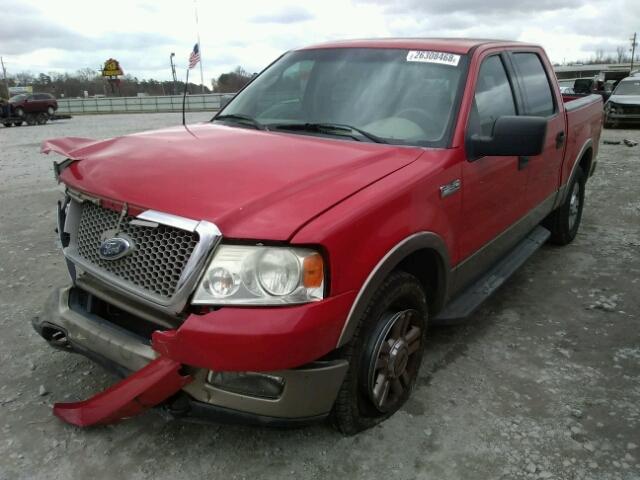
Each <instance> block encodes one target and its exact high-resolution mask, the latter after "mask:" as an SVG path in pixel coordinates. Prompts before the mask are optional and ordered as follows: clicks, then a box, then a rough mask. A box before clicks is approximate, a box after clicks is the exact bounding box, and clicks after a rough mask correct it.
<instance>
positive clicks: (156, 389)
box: [53, 357, 192, 427]
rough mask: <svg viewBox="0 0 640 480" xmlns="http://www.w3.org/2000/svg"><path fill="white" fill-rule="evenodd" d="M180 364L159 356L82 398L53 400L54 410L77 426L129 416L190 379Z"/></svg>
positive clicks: (111, 421)
mask: <svg viewBox="0 0 640 480" xmlns="http://www.w3.org/2000/svg"><path fill="white" fill-rule="evenodd" d="M181 367H182V365H181V364H180V363H178V362H176V361H174V360H171V359H169V358H166V357H159V358H157V359H155V360H153V361H152V362H151V363H149V364H148V365H146V366H145V367H143V368H141V369H140V370H138V371H136V372H134V373H132V374H131V375H130V376H128V377H127V378H125V379H123V380H121V381H120V382H118V383H116V384H115V385H112V386H111V387H109V388H107V389H106V390H104V391H103V392H100V393H98V394H97V395H94V396H93V397H91V398H89V399H87V400H84V401H82V402H73V403H56V404H55V405H54V406H53V413H54V415H56V416H57V417H58V418H60V419H61V420H64V421H65V422H67V423H70V424H72V425H77V426H78V427H88V426H91V425H105V424H108V423H114V422H117V421H118V420H121V419H123V418H127V417H132V416H134V415H137V414H139V413H142V412H144V411H145V410H148V409H149V408H151V407H154V406H156V405H158V404H159V403H162V402H163V401H165V400H166V399H167V398H169V397H171V396H172V395H174V394H175V393H177V392H178V391H179V390H181V389H182V387H184V386H185V385H186V384H187V383H189V382H190V381H191V380H192V377H191V376H189V375H182V374H181V373H180V369H181Z"/></svg>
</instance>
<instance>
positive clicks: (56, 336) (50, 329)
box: [41, 325, 71, 350]
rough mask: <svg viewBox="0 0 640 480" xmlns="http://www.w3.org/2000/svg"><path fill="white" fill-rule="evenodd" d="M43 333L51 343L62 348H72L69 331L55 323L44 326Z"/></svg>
mask: <svg viewBox="0 0 640 480" xmlns="http://www.w3.org/2000/svg"><path fill="white" fill-rule="evenodd" d="M41 335H42V336H43V337H44V339H45V340H46V341H47V342H49V345H51V346H52V347H55V348H59V349H61V350H71V342H70V341H69V338H68V337H67V332H65V331H64V330H62V329H61V328H58V327H55V326H53V325H47V326H44V327H43V328H42V333H41Z"/></svg>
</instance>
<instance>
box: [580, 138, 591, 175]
mask: <svg viewBox="0 0 640 480" xmlns="http://www.w3.org/2000/svg"><path fill="white" fill-rule="evenodd" d="M592 163H593V147H592V145H591V144H589V146H588V147H587V149H586V150H585V151H584V152H583V153H582V156H581V157H580V158H579V159H578V165H579V166H580V168H582V172H583V173H584V174H585V175H586V177H587V178H589V174H590V173H591V164H592Z"/></svg>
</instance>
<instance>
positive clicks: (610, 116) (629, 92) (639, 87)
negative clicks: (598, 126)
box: [604, 74, 640, 127]
mask: <svg viewBox="0 0 640 480" xmlns="http://www.w3.org/2000/svg"><path fill="white" fill-rule="evenodd" d="M636 75H637V74H636ZM604 113H605V117H604V126H605V127H617V126H618V125H620V124H622V123H632V122H637V123H640V76H631V77H627V78H623V79H622V80H620V83H619V84H618V86H617V87H616V89H615V90H614V91H613V93H612V94H611V96H610V97H609V100H608V101H607V103H606V104H605V106H604Z"/></svg>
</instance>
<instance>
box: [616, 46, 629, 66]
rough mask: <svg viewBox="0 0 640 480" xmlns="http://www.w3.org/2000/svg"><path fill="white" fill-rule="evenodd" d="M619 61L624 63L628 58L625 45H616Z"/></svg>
mask: <svg viewBox="0 0 640 480" xmlns="http://www.w3.org/2000/svg"><path fill="white" fill-rule="evenodd" d="M616 58H617V60H618V61H617V63H623V62H624V61H626V59H627V52H626V49H625V48H624V47H616Z"/></svg>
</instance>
